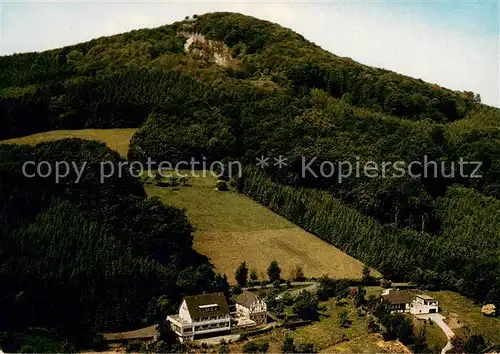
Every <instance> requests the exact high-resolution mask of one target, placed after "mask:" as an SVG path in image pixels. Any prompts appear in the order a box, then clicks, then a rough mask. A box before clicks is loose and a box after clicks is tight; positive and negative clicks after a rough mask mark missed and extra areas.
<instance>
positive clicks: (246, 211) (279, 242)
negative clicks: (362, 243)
mask: <svg viewBox="0 0 500 354" xmlns="http://www.w3.org/2000/svg"><path fill="white" fill-rule="evenodd" d="M199 174H200V175H201V174H202V172H201V171H200V172H199ZM215 183H216V179H215V178H214V177H213V176H211V175H210V174H208V176H206V177H190V178H189V184H190V185H191V186H190V187H178V188H172V187H159V186H154V185H148V186H147V191H148V194H149V195H151V196H158V197H160V198H161V199H162V200H163V201H164V202H165V203H167V204H173V205H176V206H179V207H181V208H184V209H185V210H186V212H187V215H188V217H189V219H190V221H191V222H192V223H193V225H194V226H195V228H196V233H195V241H194V248H195V249H196V250H197V251H198V252H200V253H201V254H204V255H206V256H208V257H209V258H210V261H211V262H212V264H213V265H214V266H215V269H216V271H217V272H220V273H225V274H227V276H228V278H229V280H230V281H231V282H233V281H234V279H233V274H234V271H235V269H236V268H237V267H238V265H239V264H241V262H243V261H246V262H247V265H248V267H249V268H255V269H256V270H257V272H258V274H259V279H260V280H262V279H265V278H267V276H266V275H265V274H266V270H267V267H268V266H269V263H270V262H271V261H272V260H277V261H278V262H279V263H280V266H281V268H282V277H283V278H288V277H289V275H290V272H291V271H292V269H293V268H294V267H295V266H296V265H300V266H302V268H303V271H304V273H305V275H306V276H308V277H319V276H321V275H323V274H329V275H330V276H332V277H337V278H340V277H347V278H360V277H361V272H362V268H363V264H362V263H361V262H359V261H358V260H356V259H354V258H352V257H350V256H348V255H347V254H345V253H343V252H341V251H340V250H338V249H337V248H335V247H333V246H332V245H330V244H328V243H326V242H324V241H322V240H321V239H319V238H317V237H315V236H314V235H312V234H310V233H307V232H306V231H304V230H302V229H301V228H299V227H297V226H295V225H294V224H292V223H291V222H289V221H287V220H286V219H284V218H282V217H281V216H279V215H277V214H275V213H273V212H271V211H270V210H268V209H267V208H265V207H263V206H262V205H260V204H258V203H256V202H254V201H253V200H251V199H250V198H248V197H246V196H244V195H242V194H239V193H236V192H233V191H230V192H219V191H217V190H216V188H215ZM374 274H375V275H378V273H377V272H374Z"/></svg>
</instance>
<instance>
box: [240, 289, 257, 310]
mask: <svg viewBox="0 0 500 354" xmlns="http://www.w3.org/2000/svg"><path fill="white" fill-rule="evenodd" d="M258 300H259V297H258V296H257V295H255V294H254V293H252V292H250V291H244V292H242V293H241V294H240V295H238V297H237V298H236V303H237V304H240V305H242V306H245V307H250V305H252V304H253V303H254V302H255V301H258Z"/></svg>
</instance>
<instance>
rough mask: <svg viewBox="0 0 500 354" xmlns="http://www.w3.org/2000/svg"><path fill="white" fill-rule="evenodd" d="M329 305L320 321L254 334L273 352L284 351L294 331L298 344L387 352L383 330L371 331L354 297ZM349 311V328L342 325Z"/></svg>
mask: <svg viewBox="0 0 500 354" xmlns="http://www.w3.org/2000/svg"><path fill="white" fill-rule="evenodd" d="M322 305H324V306H325V307H326V311H325V313H324V314H325V316H321V317H320V320H319V321H318V322H314V323H312V324H310V325H307V326H304V327H299V328H297V329H295V330H292V331H289V332H286V330H284V329H281V328H280V329H276V330H273V331H272V332H270V333H268V334H265V335H262V336H258V337H256V338H252V339H251V340H252V341H256V342H269V352H270V353H280V352H281V346H282V344H283V341H284V339H285V335H291V336H292V337H293V339H294V342H295V344H300V343H314V345H315V347H316V349H317V350H318V351H319V352H324V353H387V352H390V351H391V350H388V348H387V345H390V344H391V342H384V341H383V339H382V336H381V335H380V334H370V333H367V324H368V323H367V318H366V317H365V316H363V317H358V315H357V310H356V308H355V306H354V304H353V303H352V301H351V300H350V301H349V302H348V304H347V305H345V306H337V305H335V304H334V301H333V300H329V301H326V302H323V303H322ZM342 311H347V312H348V314H349V319H350V320H351V324H350V326H349V328H343V327H340V325H339V322H338V314H339V313H340V312H342ZM242 346H243V345H242V344H241V343H235V344H233V345H231V346H230V349H231V352H238V353H241V349H242Z"/></svg>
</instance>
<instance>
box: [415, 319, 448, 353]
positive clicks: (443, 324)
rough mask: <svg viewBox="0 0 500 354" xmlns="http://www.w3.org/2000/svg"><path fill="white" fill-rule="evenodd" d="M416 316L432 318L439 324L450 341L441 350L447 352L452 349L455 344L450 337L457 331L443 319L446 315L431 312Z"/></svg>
mask: <svg viewBox="0 0 500 354" xmlns="http://www.w3.org/2000/svg"><path fill="white" fill-rule="evenodd" d="M415 317H416V318H419V319H422V320H428V319H430V320H432V322H434V323H435V324H437V325H438V326H439V327H441V329H442V330H443V332H444V334H446V338H448V343H446V346H445V347H444V348H443V349H442V350H441V354H445V353H446V352H447V351H448V350H450V349H451V348H452V347H453V346H452V345H451V341H450V339H451V338H452V337H454V336H455V333H453V331H452V330H451V328H450V327H448V325H447V324H446V323H445V322H444V321H443V320H444V318H445V317H444V316H443V315H441V314H439V313H429V314H425V315H415Z"/></svg>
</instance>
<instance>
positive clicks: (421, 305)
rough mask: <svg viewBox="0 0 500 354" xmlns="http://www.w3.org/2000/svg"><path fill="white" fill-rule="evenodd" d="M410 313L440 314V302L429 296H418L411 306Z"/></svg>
mask: <svg viewBox="0 0 500 354" xmlns="http://www.w3.org/2000/svg"><path fill="white" fill-rule="evenodd" d="M410 312H411V313H412V314H414V315H418V314H426V313H437V312H439V302H438V301H437V300H436V299H434V298H433V297H431V296H428V295H416V297H415V299H414V300H413V301H412V303H411V305H410Z"/></svg>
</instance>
